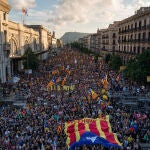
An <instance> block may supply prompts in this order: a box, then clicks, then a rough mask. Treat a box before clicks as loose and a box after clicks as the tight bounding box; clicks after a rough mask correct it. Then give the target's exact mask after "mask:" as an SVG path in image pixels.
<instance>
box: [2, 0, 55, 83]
mask: <svg viewBox="0 0 150 150" xmlns="http://www.w3.org/2000/svg"><path fill="white" fill-rule="evenodd" d="M10 9H11V7H10V5H9V4H8V1H7V0H0V80H1V81H2V82H5V81H6V80H7V78H8V77H10V76H12V75H14V74H15V73H17V71H18V70H22V69H23V65H22V56H23V54H24V52H25V50H26V49H27V48H28V47H31V48H32V50H33V52H34V53H35V54H36V55H38V56H39V58H40V59H41V60H44V59H46V57H47V55H48V50H49V48H50V47H51V45H52V35H51V32H49V31H48V30H47V29H46V28H45V27H43V26H41V25H22V24H18V23H15V22H12V21H9V20H8V13H9V11H10Z"/></svg>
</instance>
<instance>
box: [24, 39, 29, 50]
mask: <svg viewBox="0 0 150 150" xmlns="http://www.w3.org/2000/svg"><path fill="white" fill-rule="evenodd" d="M27 48H29V42H28V41H27V40H26V41H25V43H24V50H25V51H26V49H27Z"/></svg>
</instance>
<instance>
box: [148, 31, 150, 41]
mask: <svg viewBox="0 0 150 150" xmlns="http://www.w3.org/2000/svg"><path fill="white" fill-rule="evenodd" d="M148 39H149V40H150V32H149V33H148Z"/></svg>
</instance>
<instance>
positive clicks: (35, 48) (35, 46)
mask: <svg viewBox="0 0 150 150" xmlns="http://www.w3.org/2000/svg"><path fill="white" fill-rule="evenodd" d="M33 46H34V51H37V43H36V39H34V40H33Z"/></svg>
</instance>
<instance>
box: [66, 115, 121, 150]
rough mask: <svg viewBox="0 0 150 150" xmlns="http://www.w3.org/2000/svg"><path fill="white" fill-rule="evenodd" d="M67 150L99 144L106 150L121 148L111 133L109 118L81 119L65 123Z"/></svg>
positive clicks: (114, 135)
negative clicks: (108, 149)
mask: <svg viewBox="0 0 150 150" xmlns="http://www.w3.org/2000/svg"><path fill="white" fill-rule="evenodd" d="M64 131H65V134H66V135H67V141H66V143H67V145H68V149H70V150H71V149H74V148H75V147H76V146H82V145H94V144H101V145H103V146H104V147H108V148H118V147H121V145H122V144H121V143H120V142H119V141H118V138H117V135H116V134H115V133H113V132H112V129H111V125H110V122H109V116H105V117H102V118H97V119H92V118H83V119H81V120H74V121H71V122H66V123H65V130H64Z"/></svg>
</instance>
